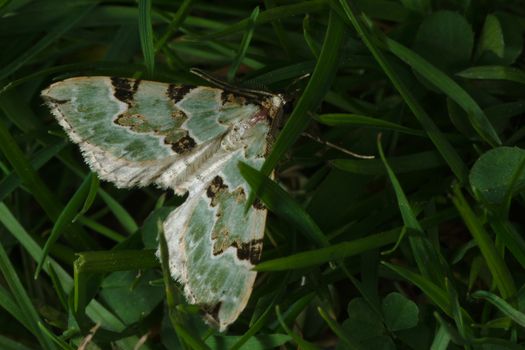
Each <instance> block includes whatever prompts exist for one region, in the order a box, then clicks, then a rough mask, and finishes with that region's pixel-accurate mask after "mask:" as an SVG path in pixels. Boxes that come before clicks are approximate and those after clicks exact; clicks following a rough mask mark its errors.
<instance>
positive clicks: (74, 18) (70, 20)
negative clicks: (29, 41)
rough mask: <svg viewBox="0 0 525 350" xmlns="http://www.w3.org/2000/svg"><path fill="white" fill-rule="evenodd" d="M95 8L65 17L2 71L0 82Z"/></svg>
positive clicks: (0, 72)
mask: <svg viewBox="0 0 525 350" xmlns="http://www.w3.org/2000/svg"><path fill="white" fill-rule="evenodd" d="M95 6H96V4H95V3H93V4H89V5H87V6H82V7H80V8H77V9H75V10H72V11H71V14H70V15H69V16H64V17H63V18H64V20H63V21H61V22H59V23H58V24H57V25H55V26H52V27H50V28H49V29H48V31H47V34H46V35H45V36H44V37H43V38H42V39H40V40H39V41H38V42H37V43H35V45H33V47H31V49H30V50H27V51H25V52H24V53H23V54H21V55H20V56H18V57H16V58H15V59H14V60H13V61H12V62H11V63H9V64H7V65H5V66H4V67H3V68H2V69H0V81H2V80H3V79H5V78H7V77H8V76H10V75H11V74H13V73H14V72H16V71H17V70H18V69H20V68H21V67H22V66H24V65H25V64H26V63H28V62H30V61H31V60H32V59H33V58H35V57H36V56H37V55H38V54H39V53H40V52H41V51H42V50H44V49H45V48H47V47H48V46H49V45H51V44H53V43H54V42H56V41H57V39H58V38H60V37H61V36H62V35H64V34H65V33H67V32H68V31H69V30H70V29H71V28H72V27H73V26H74V25H75V24H77V23H78V22H79V21H80V20H82V18H84V16H86V15H87V14H88V13H90V12H91V10H92V9H93V8H94V7H95Z"/></svg>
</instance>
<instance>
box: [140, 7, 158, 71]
mask: <svg viewBox="0 0 525 350" xmlns="http://www.w3.org/2000/svg"><path fill="white" fill-rule="evenodd" d="M139 36H140V45H141V47H142V55H143V56H144V64H145V66H146V70H147V71H148V74H149V75H152V74H153V71H154V70H155V49H154V47H153V25H152V24H151V0H139Z"/></svg>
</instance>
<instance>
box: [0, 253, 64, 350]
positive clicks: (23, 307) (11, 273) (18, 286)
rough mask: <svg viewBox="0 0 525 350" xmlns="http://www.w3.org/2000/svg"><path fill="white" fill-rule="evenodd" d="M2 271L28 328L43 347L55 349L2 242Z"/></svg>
mask: <svg viewBox="0 0 525 350" xmlns="http://www.w3.org/2000/svg"><path fill="white" fill-rule="evenodd" d="M0 271H1V272H2V276H3V277H4V280H5V282H6V284H7V286H8V287H9V290H10V292H11V295H13V299H14V300H15V303H16V304H17V305H18V307H19V310H20V313H21V315H22V318H23V319H24V320H25V324H27V325H28V326H29V328H28V330H29V331H30V332H31V333H32V334H33V335H34V336H35V337H36V339H37V340H38V343H39V344H40V346H41V347H42V348H43V349H55V346H54V344H53V343H52V342H51V341H50V339H49V338H48V337H46V336H44V335H43V334H42V332H41V331H40V329H39V328H38V322H40V316H39V315H38V312H37V311H36V309H35V307H34V306H33V304H32V302H31V299H30V298H29V296H28V295H27V292H26V290H25V289H24V286H23V284H22V282H20V279H19V278H18V275H17V274H16V270H15V268H14V266H13V265H12V264H11V262H10V261H9V259H8V254H7V252H6V251H5V250H4V246H3V245H2V244H0Z"/></svg>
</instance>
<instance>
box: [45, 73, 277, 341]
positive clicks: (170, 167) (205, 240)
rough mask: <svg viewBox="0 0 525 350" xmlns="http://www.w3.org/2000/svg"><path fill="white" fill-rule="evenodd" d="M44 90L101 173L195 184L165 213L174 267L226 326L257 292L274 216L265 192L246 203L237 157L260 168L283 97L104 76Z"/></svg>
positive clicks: (195, 298) (167, 185) (115, 178)
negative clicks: (262, 200) (266, 235)
mask: <svg viewBox="0 0 525 350" xmlns="http://www.w3.org/2000/svg"><path fill="white" fill-rule="evenodd" d="M42 97H43V99H44V100H45V101H46V103H47V105H48V106H49V107H50V109H51V111H52V113H53V114H54V116H55V117H56V119H57V121H58V123H59V124H60V125H61V126H62V127H63V128H64V130H65V131H66V133H67V134H68V136H69V138H70V139H71V140H72V141H73V142H74V143H76V144H78V145H79V147H80V150H81V152H82V155H83V157H84V159H85V161H86V162H87V163H88V165H89V166H90V168H91V169H92V171H94V172H95V173H97V174H98V176H99V177H100V178H101V179H102V180H106V181H109V182H112V183H114V184H115V185H116V186H117V187H120V188H129V187H134V186H147V185H150V184H154V185H157V186H159V187H160V188H163V189H172V190H173V191H175V193H176V194H179V195H182V194H184V193H186V192H188V197H187V199H186V201H185V202H184V203H183V204H182V205H181V206H179V207H177V208H176V209H175V210H174V211H172V212H171V213H170V214H169V215H168V217H167V219H166V220H165V221H164V223H163V229H164V233H165V236H166V240H167V243H168V253H169V269H170V273H171V275H172V277H173V278H174V279H175V280H177V281H178V282H180V283H181V285H182V286H183V287H184V294H185V296H186V299H187V300H188V302H189V303H190V304H196V305H199V306H201V308H202V309H203V311H204V314H205V319H206V320H207V321H208V322H209V323H211V324H213V325H215V326H216V327H217V328H218V329H219V330H220V331H224V330H225V329H226V328H227V327H228V325H230V324H231V323H233V322H234V321H235V320H236V319H237V317H238V316H239V314H240V313H241V311H242V310H243V309H244V308H245V306H246V304H247V302H248V299H249V297H250V294H251V291H252V288H253V283H254V281H255V277H256V272H254V271H252V270H251V268H252V267H253V266H254V265H255V264H256V263H257V262H258V260H259V258H260V256H261V251H262V242H263V235H264V227H265V221H266V209H265V208H264V206H262V205H261V204H260V203H259V202H257V201H256V202H255V203H254V204H253V205H252V206H251V207H250V208H249V209H248V210H247V211H246V208H245V207H246V202H247V194H248V191H249V188H248V185H247V183H246V182H245V181H244V179H243V178H242V176H241V175H240V173H239V171H238V167H237V165H238V163H239V162H240V161H242V162H245V163H247V164H249V165H250V166H252V167H254V168H256V169H260V168H261V166H262V164H263V162H264V160H265V157H266V155H267V153H268V152H269V137H270V136H269V135H270V134H271V128H272V123H273V121H274V120H276V119H278V116H279V115H280V114H281V113H282V107H283V104H284V101H283V98H282V97H281V96H280V95H274V94H271V93H266V92H259V91H253V90H229V89H227V88H224V89H223V88H215V87H207V86H190V85H181V84H168V83H161V82H154V81H145V80H134V79H128V78H116V77H103V76H86V77H76V78H70V79H66V80H62V81H59V82H56V83H54V84H52V85H50V86H49V87H48V88H46V89H45V90H43V91H42Z"/></svg>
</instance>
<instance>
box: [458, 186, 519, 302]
mask: <svg viewBox="0 0 525 350" xmlns="http://www.w3.org/2000/svg"><path fill="white" fill-rule="evenodd" d="M452 202H453V203H454V205H455V206H456V209H457V210H458V212H459V214H460V215H461V217H462V218H463V221H464V222H465V225H466V226H467V228H468V230H469V231H470V233H471V235H472V237H473V238H474V239H475V240H476V242H477V243H478V247H479V249H480V251H481V254H482V255H483V257H484V258H485V262H486V263H487V266H488V268H489V270H490V272H491V274H492V278H493V279H494V281H495V283H496V286H497V287H498V289H499V291H500V293H501V295H502V296H503V297H504V298H510V297H513V296H514V295H516V286H515V284H514V279H513V278H512V274H511V273H510V271H509V269H508V267H507V265H506V264H505V261H504V260H503V258H502V257H501V255H500V253H499V252H498V250H497V249H496V247H495V245H494V243H493V242H492V240H491V238H490V236H489V235H488V233H487V231H485V228H484V227H483V225H482V224H481V223H480V222H479V220H478V218H477V217H476V215H475V214H474V212H473V211H472V209H471V208H470V205H469V204H468V203H467V201H466V199H465V197H463V193H462V192H461V189H460V187H459V185H457V184H456V185H455V186H454V187H453V196H452Z"/></svg>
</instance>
